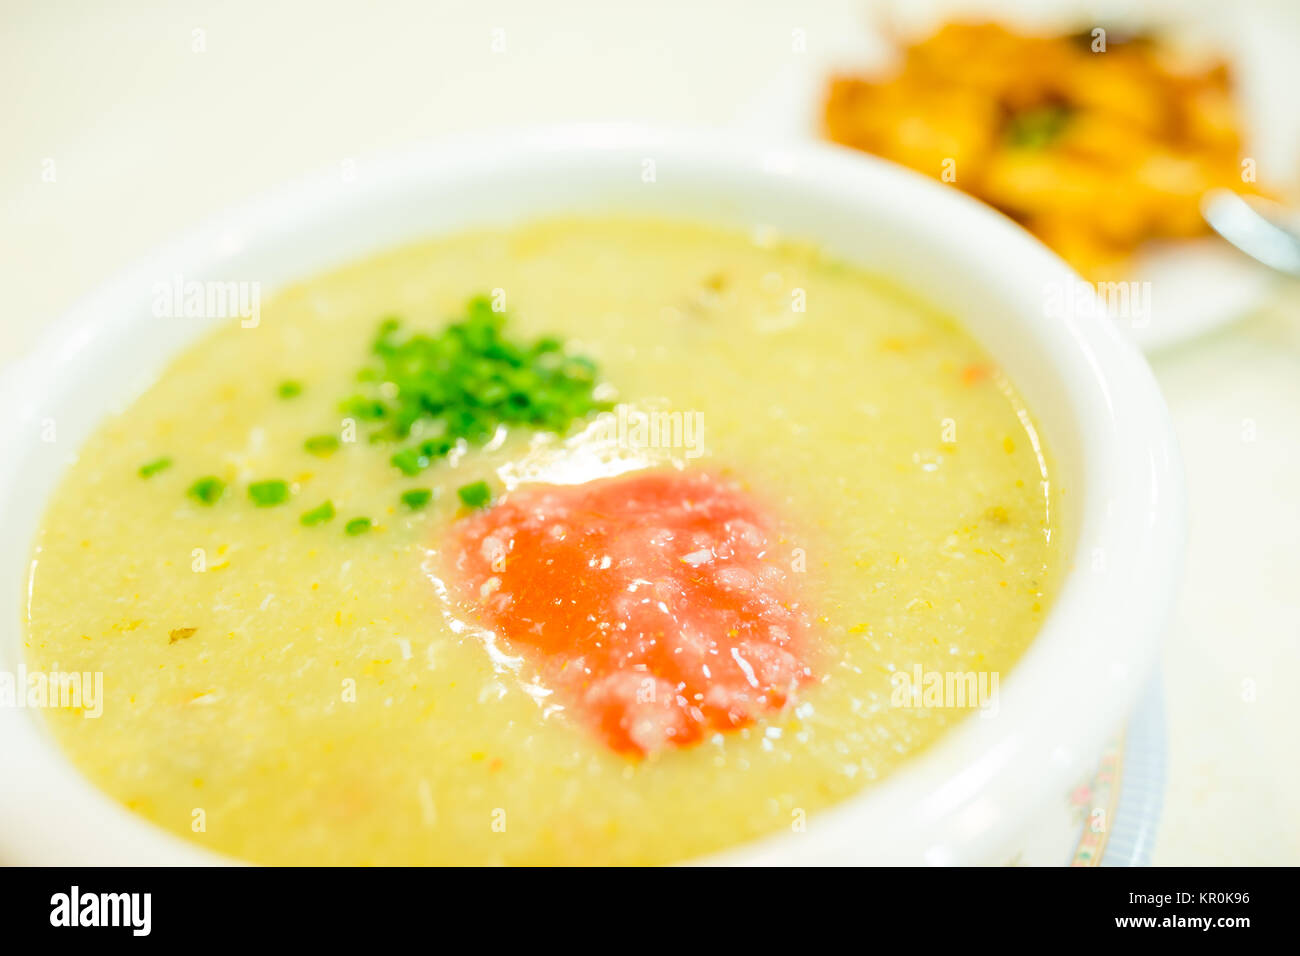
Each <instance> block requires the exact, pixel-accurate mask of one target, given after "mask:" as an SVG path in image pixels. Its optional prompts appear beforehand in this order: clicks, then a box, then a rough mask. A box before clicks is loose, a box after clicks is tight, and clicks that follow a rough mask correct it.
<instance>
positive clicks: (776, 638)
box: [454, 472, 811, 755]
mask: <svg viewBox="0 0 1300 956" xmlns="http://www.w3.org/2000/svg"><path fill="white" fill-rule="evenodd" d="M776 545H777V537H776V531H775V528H774V525H773V522H772V521H771V519H769V518H768V517H767V516H766V515H765V514H764V513H763V511H762V510H761V509H760V508H759V507H758V506H757V505H756V504H755V502H754V501H753V500H752V499H751V498H750V497H749V496H748V495H747V494H746V493H745V492H744V491H742V490H741V489H740V487H739V486H738V485H737V484H736V483H735V482H732V481H729V480H727V479H724V478H721V477H719V476H716V475H712V474H709V473H682V472H649V473H640V474H636V475H631V476H622V477H617V478H606V479H601V480H598V481H593V482H589V483H587V484H582V485H533V486H528V485H525V486H523V487H521V488H520V489H518V490H516V491H514V492H513V493H511V494H510V495H508V496H507V497H506V498H505V499H503V500H502V501H500V502H499V503H497V504H496V505H494V506H493V507H492V508H490V509H488V510H486V511H483V512H479V513H477V514H475V515H472V516H470V517H468V518H466V519H464V520H463V521H462V522H461V524H460V526H459V529H458V536H457V549H456V551H455V553H454V560H455V566H456V571H457V578H458V583H459V587H460V589H461V591H462V593H463V594H464V596H465V597H466V598H468V599H469V601H470V602H471V603H472V604H473V605H474V606H475V607H476V609H477V613H478V616H479V618H480V623H482V624H484V625H486V626H488V627H490V628H491V629H492V630H494V631H495V632H496V633H497V634H498V636H500V637H503V638H505V639H506V640H507V641H509V643H510V645H511V647H512V649H513V650H514V651H515V652H517V653H521V654H524V655H526V656H527V657H529V658H530V659H531V660H532V662H533V663H534V664H535V665H537V666H538V667H539V668H540V670H541V675H542V678H543V681H544V682H545V684H546V685H547V686H548V687H551V688H553V689H554V690H555V691H556V693H557V697H558V699H559V700H560V701H561V702H563V703H565V704H566V706H568V707H570V708H571V709H572V710H573V711H574V712H575V713H576V714H577V715H578V716H579V717H580V718H581V719H583V720H585V721H586V722H588V723H589V724H590V725H591V726H592V727H593V728H594V729H595V730H596V731H597V732H598V733H599V735H600V736H601V737H602V739H603V740H604V741H605V742H606V743H607V744H608V745H609V746H610V747H611V748H613V749H614V750H616V751H619V752H621V753H626V754H633V755H644V754H648V753H652V752H654V751H657V750H661V749H663V748H665V747H683V746H687V745H689V744H692V743H695V742H696V741H699V740H700V739H702V738H703V737H704V736H706V735H707V734H710V733H712V732H714V731H725V730H732V729H734V728H737V727H742V726H744V725H746V724H749V723H752V722H753V721H754V720H756V719H757V718H759V717H760V716H762V715H764V714H767V713H771V712H774V711H776V710H779V709H780V708H781V707H783V706H784V705H785V703H786V701H787V700H788V699H789V698H790V696H791V694H792V693H793V692H794V690H795V688H796V687H797V686H798V684H800V683H801V682H803V681H806V680H808V679H810V677H811V670H810V668H809V667H808V665H807V664H806V663H805V661H804V660H803V657H802V655H803V654H805V653H806V650H807V632H808V623H807V619H806V614H805V611H804V610H803V608H802V607H801V606H800V605H799V604H798V603H797V601H796V600H795V599H794V594H793V587H792V585H793V582H792V581H791V580H790V574H789V571H788V568H789V563H788V562H789V555H788V554H784V555H783V554H780V553H778V552H777V551H776Z"/></svg>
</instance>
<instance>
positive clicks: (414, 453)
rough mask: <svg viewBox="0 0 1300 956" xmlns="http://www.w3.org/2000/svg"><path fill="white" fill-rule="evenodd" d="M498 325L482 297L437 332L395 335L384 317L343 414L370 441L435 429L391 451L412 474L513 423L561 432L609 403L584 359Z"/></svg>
mask: <svg viewBox="0 0 1300 956" xmlns="http://www.w3.org/2000/svg"><path fill="white" fill-rule="evenodd" d="M505 324H506V317H505V315H504V314H502V313H499V312H496V311H494V310H493V308H492V303H491V301H490V300H489V299H488V298H486V297H479V298H476V299H472V300H471V301H470V302H469V303H468V304H467V305H466V306H465V313H464V315H463V317H461V318H460V319H458V320H457V321H455V322H452V323H450V324H449V325H447V326H446V327H444V328H443V329H441V330H439V331H437V332H434V333H422V332H414V333H409V334H402V332H401V328H402V324H401V322H400V320H398V319H395V318H387V319H384V320H383V321H382V322H381V323H380V325H379V330H378V332H377V334H376V336H375V339H374V342H373V343H372V345H371V353H372V357H373V360H372V363H371V364H370V365H368V366H367V367H365V368H363V369H361V370H360V372H359V373H358V374H357V381H358V382H359V383H361V386H362V391H361V392H359V393H358V394H356V395H353V396H352V397H350V398H348V399H347V400H345V401H344V402H343V403H342V406H341V408H342V411H343V412H344V414H346V415H348V416H350V417H352V418H355V419H357V420H358V421H361V422H367V423H369V424H370V426H371V428H372V432H371V434H370V436H369V438H370V441H371V442H375V441H385V442H405V441H406V440H407V439H409V438H410V437H411V436H412V434H413V433H414V434H419V433H421V432H423V433H424V434H426V435H434V436H436V437H434V438H431V439H426V440H424V441H422V442H419V443H417V444H414V445H410V446H408V447H405V448H401V449H399V450H398V451H396V452H395V453H394V454H393V455H392V457H391V458H390V461H391V462H392V465H393V467H394V468H396V469H397V470H398V471H400V472H401V473H402V474H403V475H406V476H407V477H414V476H416V475H418V474H420V473H421V472H422V471H423V470H424V469H425V468H428V467H429V466H430V465H431V464H433V463H434V462H435V461H437V460H438V459H441V458H443V457H446V456H447V455H448V454H449V453H450V452H451V451H452V449H454V448H455V447H456V446H457V444H459V443H461V442H464V443H467V444H482V443H484V442H487V441H488V440H489V439H491V438H492V437H493V436H494V435H496V434H498V432H499V431H500V430H501V429H502V428H508V427H512V426H519V427H527V428H534V429H540V430H545V431H554V432H564V431H567V430H568V428H569V426H570V425H572V424H573V422H574V421H576V420H578V419H581V418H584V417H586V416H587V415H589V414H590V413H592V412H594V411H602V410H605V409H607V408H609V407H610V405H609V403H608V402H605V401H602V400H598V399H597V398H596V397H595V388H596V367H595V365H594V364H593V363H592V362H591V361H590V360H589V359H586V358H583V357H581V356H576V355H568V354H566V353H565V352H564V347H563V343H561V342H560V340H559V339H556V338H553V337H547V338H541V339H537V340H536V341H534V342H531V343H529V342H523V341H516V340H513V339H510V338H507V337H506V335H505ZM417 426H418V428H417Z"/></svg>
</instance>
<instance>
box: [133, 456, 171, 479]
mask: <svg viewBox="0 0 1300 956" xmlns="http://www.w3.org/2000/svg"><path fill="white" fill-rule="evenodd" d="M171 466H172V460H171V459H170V458H155V459H154V460H153V461H151V462H147V463H146V464H143V465H141V466H140V477H141V478H152V477H153V476H154V475H156V474H158V472H160V471H166V470H167V469H168V468H170V467H171Z"/></svg>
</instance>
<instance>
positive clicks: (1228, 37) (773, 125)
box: [729, 2, 1300, 353]
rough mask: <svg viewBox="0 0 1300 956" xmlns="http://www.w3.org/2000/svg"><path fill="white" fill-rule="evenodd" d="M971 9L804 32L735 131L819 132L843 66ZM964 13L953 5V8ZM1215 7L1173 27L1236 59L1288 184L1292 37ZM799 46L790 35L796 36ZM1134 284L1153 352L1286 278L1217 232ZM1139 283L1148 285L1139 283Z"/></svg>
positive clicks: (1295, 137)
mask: <svg viewBox="0 0 1300 956" xmlns="http://www.w3.org/2000/svg"><path fill="white" fill-rule="evenodd" d="M999 6H1006V7H1008V9H1007V12H1006V14H1005V16H1003V17H1002V19H1004V20H1005V21H1006V22H1008V23H1023V24H1026V25H1027V26H1031V25H1033V24H1043V25H1046V26H1048V27H1051V28H1055V29H1060V28H1066V27H1069V26H1070V25H1072V24H1078V23H1090V22H1094V21H1095V20H1098V18H1097V16H1096V14H1095V13H1089V12H1088V11H1087V10H1086V8H1083V7H1079V8H1078V9H1077V11H1076V10H1075V9H1074V6H1073V5H1072V4H1051V5H1045V4H1039V3H1032V2H1031V3H1028V4H1026V3H1020V4H1015V5H1006V4H1002V5H999V4H993V5H991V6H990V5H988V4H981V5H980V6H979V7H978V8H977V9H978V12H979V15H980V16H981V17H983V18H988V17H995V18H996V17H998V16H999V12H998V7H999ZM969 7H970V5H969V4H962V3H953V2H922V3H917V4H908V5H906V6H904V5H902V4H897V3H886V4H881V5H879V6H878V7H877V8H876V9H875V10H873V11H871V12H869V13H863V14H861V15H860V16H858V18H857V19H854V20H850V21H846V22H845V23H844V24H843V29H841V30H839V31H837V32H835V34H834V35H829V36H825V35H816V36H805V37H802V38H799V46H798V51H797V52H795V53H794V54H793V55H791V54H788V53H784V52H783V53H782V55H781V56H780V57H779V58H777V57H776V56H775V55H774V59H773V71H772V72H771V73H770V74H769V76H768V77H767V79H766V81H765V82H763V83H762V84H761V85H760V86H759V88H758V89H757V91H756V92H755V93H754V95H753V96H751V97H750V98H749V99H748V100H747V101H746V102H745V104H744V105H743V106H742V107H741V108H740V109H739V110H738V111H737V112H736V113H735V114H734V115H733V117H732V121H731V123H730V124H729V125H730V127H731V128H734V129H736V130H740V131H744V132H747V133H751V134H754V135H758V136H762V137H763V138H767V139H772V138H784V139H787V140H793V141H798V140H807V139H817V138H819V135H820V134H819V124H820V121H821V110H822V98H823V96H824V94H825V87H826V82H827V79H828V78H829V77H830V76H831V74H833V73H837V72H849V73H854V72H866V71H868V70H870V69H874V68H880V67H883V66H885V65H887V64H888V62H889V59H890V57H891V55H892V52H893V49H894V46H893V42H894V41H892V40H891V39H890V38H889V37H890V34H897V35H903V36H912V35H917V36H924V35H925V34H926V32H927V31H928V30H929V29H931V28H932V27H933V26H934V25H935V24H937V23H938V22H940V21H942V20H943V19H945V18H946V17H947V16H950V15H951V16H962V11H963V10H965V11H966V15H967V16H969V15H970V10H969V9H968V8H969ZM954 11H955V12H954ZM1230 12H1231V11H1230V10H1224V11H1221V13H1222V14H1223V16H1222V19H1221V20H1214V21H1213V22H1211V21H1212V19H1213V18H1212V17H1211V13H1212V11H1199V10H1198V16H1199V15H1200V14H1201V13H1204V14H1205V16H1204V17H1202V18H1200V19H1199V20H1198V22H1196V23H1191V22H1187V23H1178V24H1171V27H1176V28H1177V30H1178V33H1179V36H1180V37H1182V38H1184V39H1185V40H1187V41H1189V42H1192V43H1197V44H1204V45H1206V46H1208V47H1209V48H1211V49H1214V50H1221V51H1223V53H1224V55H1226V56H1227V57H1228V58H1229V60H1230V61H1231V62H1232V63H1233V65H1234V76H1235V80H1236V83H1237V88H1238V95H1239V99H1240V103H1241V109H1242V114H1243V117H1244V120H1245V125H1246V127H1247V129H1248V131H1249V133H1248V135H1247V137H1246V139H1247V142H1249V143H1250V144H1251V150H1250V152H1251V156H1252V158H1254V159H1256V160H1257V163H1258V170H1259V175H1260V179H1261V181H1262V182H1266V183H1269V184H1270V185H1271V186H1275V187H1280V188H1283V189H1285V188H1287V187H1288V185H1290V184H1291V183H1292V180H1293V179H1294V177H1295V174H1296V173H1295V170H1296V165H1297V159H1298V158H1300V156H1298V152H1300V113H1297V111H1296V110H1295V108H1294V104H1293V103H1292V102H1291V101H1290V99H1291V97H1292V96H1293V93H1292V91H1294V90H1295V89H1296V88H1297V87H1300V63H1298V62H1297V60H1296V58H1295V56H1294V54H1293V51H1292V50H1291V49H1290V47H1289V45H1288V42H1287V41H1288V40H1289V35H1288V34H1287V33H1286V32H1285V31H1280V30H1277V29H1276V28H1275V27H1274V25H1273V24H1272V23H1271V21H1270V19H1269V18H1266V17H1232V16H1230ZM1101 22H1104V23H1105V24H1106V25H1108V26H1110V25H1112V24H1113V28H1114V29H1120V28H1121V27H1122V26H1129V27H1132V26H1136V25H1139V24H1137V23H1135V22H1133V21H1131V20H1130V21H1127V22H1126V21H1125V20H1124V18H1123V15H1119V16H1116V17H1108V18H1101ZM792 42H793V40H792ZM1130 281H1133V282H1137V283H1139V286H1138V287H1137V288H1138V289H1140V290H1141V294H1143V295H1146V297H1147V300H1148V301H1149V303H1150V309H1149V310H1148V311H1146V312H1144V313H1142V314H1130V313H1127V312H1126V311H1125V310H1123V309H1119V310H1116V314H1115V315H1113V316H1112V319H1113V320H1114V321H1115V322H1116V324H1117V325H1118V326H1119V327H1120V328H1122V329H1123V330H1124V331H1125V332H1126V333H1127V334H1128V336H1129V337H1130V338H1131V339H1132V340H1133V341H1134V342H1136V343H1137V345H1138V346H1139V347H1140V348H1141V349H1142V350H1143V351H1145V352H1147V353H1153V352H1156V351H1159V350H1161V349H1166V348H1169V347H1171V346H1174V345H1178V344H1180V343H1183V342H1187V341H1189V340H1191V339H1194V338H1196V337H1198V336H1201V335H1204V334H1205V333H1207V332H1210V331H1212V330H1214V329H1216V328H1220V327H1222V326H1225V325H1227V324H1229V323H1231V322H1234V321H1236V320H1238V319H1241V318H1245V317H1246V316H1247V315H1249V314H1250V313H1252V312H1253V311H1255V310H1257V309H1259V308H1261V307H1262V306H1263V305H1264V304H1265V303H1267V302H1268V300H1269V299H1270V297H1271V296H1272V294H1273V292H1274V290H1275V289H1276V288H1277V286H1278V283H1279V282H1280V281H1281V280H1280V278H1279V277H1278V276H1276V275H1275V274H1274V273H1272V272H1271V271H1269V270H1268V269H1266V268H1265V267H1263V266H1261V265H1259V264H1257V263H1255V262H1254V261H1252V260H1251V259H1249V258H1247V257H1246V256H1245V255H1243V254H1242V253H1240V252H1238V251H1237V250H1236V249H1233V248H1232V247H1231V246H1229V245H1228V244H1227V243H1226V242H1223V241H1222V240H1220V239H1218V238H1217V237H1209V238H1206V239H1204V240H1191V241H1186V242H1175V243H1167V244H1163V245H1153V246H1152V247H1150V248H1149V249H1147V250H1145V251H1144V252H1142V253H1141V254H1140V255H1139V256H1138V258H1137V260H1136V261H1135V263H1134V274H1133V276H1132V279H1131V280H1130ZM1141 283H1149V285H1148V286H1145V287H1144V286H1141V285H1140V284H1141Z"/></svg>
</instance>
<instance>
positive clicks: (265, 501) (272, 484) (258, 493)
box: [248, 478, 289, 508]
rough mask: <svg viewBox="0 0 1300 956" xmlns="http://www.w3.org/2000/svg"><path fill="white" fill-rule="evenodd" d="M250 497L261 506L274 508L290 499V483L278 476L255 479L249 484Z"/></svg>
mask: <svg viewBox="0 0 1300 956" xmlns="http://www.w3.org/2000/svg"><path fill="white" fill-rule="evenodd" d="M248 497H249V498H251V499H252V501H253V504H255V505H257V507H259V508H272V507H274V506H275V505H282V504H284V503H285V502H286V501H288V500H289V485H288V483H287V482H284V481H280V479H278V478H273V479H271V480H270V481H255V482H253V483H252V484H251V485H249V486H248Z"/></svg>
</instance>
